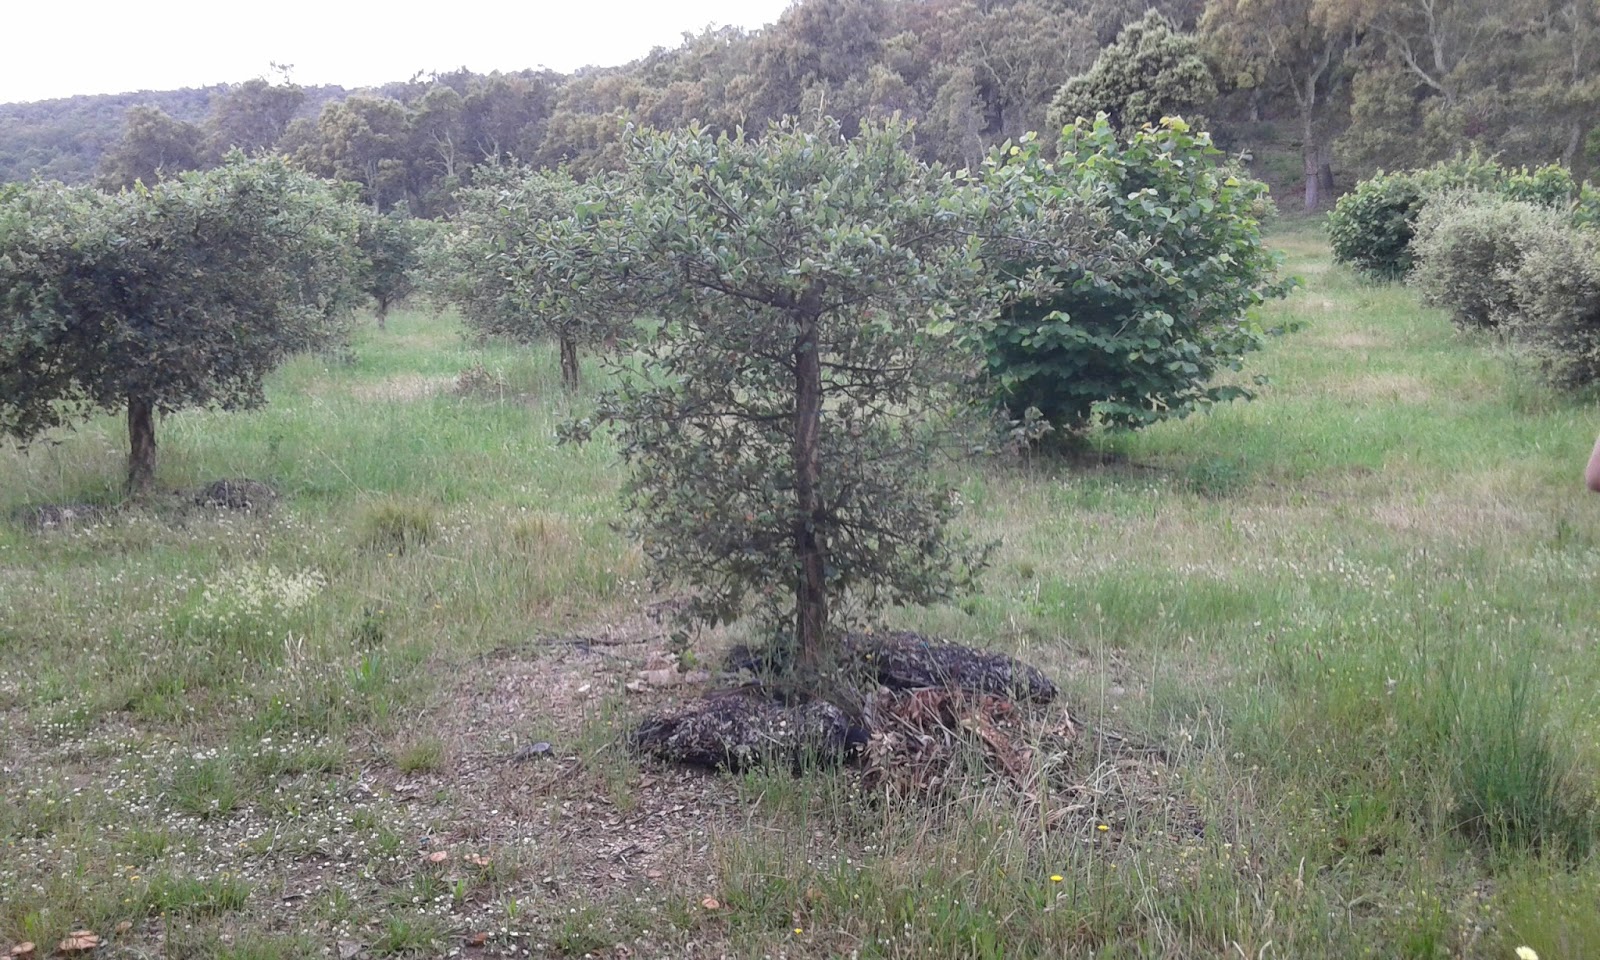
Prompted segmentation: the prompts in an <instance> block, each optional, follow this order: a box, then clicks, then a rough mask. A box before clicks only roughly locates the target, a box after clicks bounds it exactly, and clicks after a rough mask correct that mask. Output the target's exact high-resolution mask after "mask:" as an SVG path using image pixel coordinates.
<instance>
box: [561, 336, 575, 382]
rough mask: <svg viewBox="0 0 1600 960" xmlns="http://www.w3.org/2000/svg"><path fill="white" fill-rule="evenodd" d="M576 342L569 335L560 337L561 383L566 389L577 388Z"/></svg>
mask: <svg viewBox="0 0 1600 960" xmlns="http://www.w3.org/2000/svg"><path fill="white" fill-rule="evenodd" d="M578 380H579V372H578V344H577V342H576V341H574V340H573V339H572V338H571V337H562V338H561V383H562V385H563V386H565V387H566V388H567V389H568V390H576V389H578Z"/></svg>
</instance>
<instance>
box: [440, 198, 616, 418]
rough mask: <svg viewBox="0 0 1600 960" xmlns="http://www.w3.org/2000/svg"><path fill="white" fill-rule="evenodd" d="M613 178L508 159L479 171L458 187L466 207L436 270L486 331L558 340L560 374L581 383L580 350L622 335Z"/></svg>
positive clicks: (568, 382) (473, 323) (570, 384)
mask: <svg viewBox="0 0 1600 960" xmlns="http://www.w3.org/2000/svg"><path fill="white" fill-rule="evenodd" d="M613 186H614V185H613V184H611V183H610V182H608V181H607V180H606V179H605V178H602V177H596V178H593V179H591V180H588V181H585V182H583V183H579V182H578V181H576V180H574V179H573V178H572V177H571V176H570V175H569V174H567V173H566V172H565V171H561V170H531V169H527V168H522V167H515V166H507V167H501V168H496V169H493V170H487V171H484V172H482V173H480V174H479V176H478V179H477V182H476V183H475V184H474V186H473V187H471V188H469V189H467V190H463V191H461V193H460V194H459V195H458V201H459V203H460V207H461V209H460V211H459V212H458V213H457V214H456V216H455V218H454V220H453V224H452V226H453V229H452V230H451V231H450V233H449V235H448V236H447V238H446V245H445V251H444V255H443V257H442V261H441V263H440V265H439V267H438V268H437V269H436V274H437V276H438V281H439V286H440V288H441V292H442V293H443V294H444V296H445V297H446V298H447V299H449V300H452V301H454V302H455V303H456V304H457V306H458V307H460V309H461V312H462V317H463V319H464V320H465V321H466V323H467V325H468V326H469V327H471V328H472V329H473V330H475V331H476V332H477V333H478V334H479V335H481V336H485V337H504V338H506V339H508V340H513V341H516V342H518V343H538V342H541V341H546V340H554V341H555V342H556V345H557V346H558V348H559V349H560V351H561V380H562V383H563V384H565V386H566V387H567V389H569V390H576V389H577V388H578V386H579V381H580V378H581V372H580V367H579V363H578V360H579V350H580V349H581V348H584V347H594V346H598V345H600V344H603V343H607V342H610V341H612V340H614V339H615V338H616V337H617V336H618V335H619V333H620V332H621V329H622V327H621V323H620V321H619V318H626V317H627V313H626V309H625V308H624V307H623V306H622V305H621V304H622V299H623V298H619V297H618V296H617V291H614V290H613V289H611V288H610V287H609V286H608V285H607V283H606V277H607V276H609V275H610V274H611V273H612V272H613V270H612V267H613V266H614V265H615V264H617V263H619V262H621V260H620V257H621V254H620V252H619V251H618V250H616V249H608V248H607V244H608V243H611V244H613V245H614V244H615V242H616V240H617V235H616V234H615V233H614V232H606V231H601V230H598V229H596V227H597V225H598V224H599V223H600V221H601V220H602V214H604V212H605V211H606V210H608V209H610V207H611V206H612V204H613V203H614V198H613V193H614V190H613Z"/></svg>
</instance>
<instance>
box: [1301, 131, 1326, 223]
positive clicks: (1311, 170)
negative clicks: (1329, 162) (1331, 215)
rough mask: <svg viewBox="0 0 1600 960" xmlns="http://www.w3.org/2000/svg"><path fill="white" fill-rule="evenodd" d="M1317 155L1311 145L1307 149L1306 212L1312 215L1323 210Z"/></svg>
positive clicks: (1307, 145)
mask: <svg viewBox="0 0 1600 960" xmlns="http://www.w3.org/2000/svg"><path fill="white" fill-rule="evenodd" d="M1318 166H1319V164H1318V163H1317V157H1316V154H1315V153H1313V152H1312V148H1311V144H1309V143H1307V144H1306V147H1305V169H1306V212H1307V213H1312V212H1315V211H1317V210H1320V209H1322V178H1321V177H1320V176H1318V169H1317V168H1318Z"/></svg>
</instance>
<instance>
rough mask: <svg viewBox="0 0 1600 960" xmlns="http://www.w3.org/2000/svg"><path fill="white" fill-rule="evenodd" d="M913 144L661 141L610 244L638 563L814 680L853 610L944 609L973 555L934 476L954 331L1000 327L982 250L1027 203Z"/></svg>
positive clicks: (892, 140) (621, 419)
mask: <svg viewBox="0 0 1600 960" xmlns="http://www.w3.org/2000/svg"><path fill="white" fill-rule="evenodd" d="M908 144H909V131H908V130H907V129H906V128H904V127H901V126H897V125H892V124H891V125H887V126H881V127H880V126H871V125H868V126H866V127H864V128H863V130H862V132H861V134H860V136H858V137H856V138H854V139H851V140H849V141H845V140H843V139H842V138H841V136H840V134H839V130H838V128H837V126H836V125H833V124H832V123H831V121H829V122H824V123H823V124H822V125H821V127H820V129H815V130H808V129H805V128H802V127H800V126H798V125H797V124H795V123H793V122H787V123H785V124H782V125H776V126H774V127H773V128H772V129H770V130H769V131H768V132H767V134H766V136H765V137H763V138H762V139H760V140H753V139H750V138H747V137H745V136H743V135H739V136H721V137H713V136H712V135H710V134H708V133H706V132H704V131H701V130H698V129H690V130H687V131H681V132H675V133H670V134H650V135H647V136H645V137H642V138H640V139H639V140H638V141H637V142H636V144H635V145H634V147H633V149H632V152H631V154H630V157H629V171H630V176H631V177H633V178H634V179H633V182H634V184H635V187H636V194H635V195H634V197H633V199H632V200H631V202H629V203H628V204H627V205H626V207H625V208H624V209H623V210H622V211H621V213H620V215H619V217H618V219H617V221H616V222H615V224H614V225H613V229H616V230H619V231H621V233H622V234H623V235H624V236H625V240H624V242H623V243H622V244H621V246H623V247H625V248H626V249H627V250H628V251H629V252H628V256H627V263H626V267H627V273H628V276H627V279H626V280H623V279H622V278H621V277H620V276H619V277H617V278H616V280H615V282H616V283H617V284H618V285H619V286H626V287H627V288H628V289H629V290H631V291H633V292H634V294H635V295H636V296H637V297H639V298H640V301H641V304H642V305H644V304H647V305H648V309H649V313H650V315H652V316H653V317H655V318H658V322H656V323H654V324H651V325H649V327H648V329H647V331H646V333H645V334H644V335H643V338H642V341H641V343H640V351H641V354H642V356H641V357H640V362H639V363H638V365H637V366H632V367H630V368H629V370H628V373H629V375H628V376H626V377H625V379H624V381H623V384H622V386H621V387H620V389H618V390H617V391H616V392H615V393H614V394H612V395H610V396H609V397H607V398H606V399H605V400H604V402H603V404H602V408H601V418H602V420H603V421H605V422H608V423H610V424H612V425H613V426H614V427H615V428H616V431H617V435H618V437H619V439H620V442H621V448H622V451H623V454H624V456H625V457H626V458H627V459H628V460H629V461H630V462H631V463H632V465H633V467H634V473H633V476H632V478H631V480H630V481H629V484H628V487H627V490H628V496H629V501H630V503H629V506H630V511H629V513H630V516H632V517H634V518H636V523H637V533H638V535H639V536H640V538H641V540H642V543H643V546H644V550H645V553H646V555H647V556H648V557H649V559H650V560H651V561H652V563H653V564H654V567H655V569H656V571H657V572H658V573H659V574H660V575H661V576H663V577H665V578H671V579H675V580H677V581H679V582H681V583H685V584H688V585H690V586H692V587H693V588H694V601H693V606H692V608H691V610H690V614H691V616H696V617H698V618H700V619H701V620H705V621H710V622H722V621H727V620H730V619H732V618H734V617H737V616H739V615H740V614H741V613H743V612H745V611H747V610H748V609H750V608H752V607H754V608H755V609H756V611H757V612H759V613H760V614H762V615H763V616H764V618H765V620H766V621H767V622H768V623H770V624H773V625H775V626H776V627H777V629H778V632H779V634H780V635H782V636H787V637H791V638H794V639H796V640H797V641H798V645H799V650H800V655H801V658H802V661H807V660H810V661H813V662H814V661H816V660H819V659H820V658H821V657H823V656H825V655H826V651H827V647H828V645H829V641H828V639H827V637H828V634H829V631H830V630H831V627H832V625H833V624H835V623H836V622H837V621H838V619H839V618H840V616H841V602H842V601H844V600H845V599H846V598H849V597H854V598H856V599H859V600H860V601H861V602H863V603H865V604H868V605H870V606H873V607H875V606H876V605H878V604H882V603H917V602H926V601H929V600H933V599H935V598H939V597H943V596H945V595H947V594H948V593H949V592H950V591H951V590H952V589H954V588H955V587H956V586H957V585H958V584H959V583H960V582H961V580H962V575H963V572H964V571H970V570H971V569H972V568H973V566H974V564H975V563H976V562H977V561H978V560H979V559H980V554H979V553H978V552H977V551H974V550H973V549H971V548H970V546H969V545H967V544H965V543H964V542H963V541H962V540H961V539H960V538H959V537H957V536H955V535H954V534H953V533H952V532H951V531H950V529H949V521H950V519H951V517H952V515H953V514H954V512H955V508H956V503H957V498H956V497H955V494H954V491H953V490H952V489H951V488H950V487H949V485H948V483H946V482H944V481H942V480H940V479H938V478H937V477H936V476H935V474H934V473H933V470H932V467H933V465H934V461H935V458H936V457H937V456H938V455H939V452H940V451H941V449H942V445H941V437H940V424H941V423H943V422H944V416H945V414H946V413H947V411H948V409H949V406H950V405H951V404H952V403H953V402H954V400H955V391H956V389H957V386H958V384H960V383H961V382H962V381H963V380H964V379H966V378H969V377H970V376H971V374H972V373H973V371H974V368H975V363H976V357H975V355H974V354H973V353H971V352H969V351H967V350H965V349H964V343H965V339H964V336H963V333H964V331H965V329H966V328H967V327H969V326H970V325H972V324H978V323H982V322H985V321H987V320H988V319H989V318H991V317H992V316H993V315H994V313H995V311H996V303H997V299H998V296H999V287H998V285H997V280H996V277H995V273H994V271H993V269H992V268H991V265H990V263H989V262H988V260H987V259H986V251H987V249H988V248H989V244H988V243H986V241H985V239H984V237H983V236H980V232H981V231H982V230H990V231H992V230H993V229H994V225H995V224H998V223H1001V222H1003V221H1004V220H1005V218H1007V217H1008V216H1012V215H1013V214H1014V212H1015V211H1014V207H1015V205H1014V204H1012V203H1010V202H1009V201H1008V200H1007V199H1006V197H1005V196H1004V195H1003V194H1001V193H1000V192H999V191H997V190H987V189H982V188H980V186H979V185H977V184H976V183H973V182H970V181H966V180H961V179H957V178H956V177H955V176H953V175H951V174H950V173H948V172H946V171H944V170H942V169H940V168H938V167H932V166H928V165H925V164H923V163H921V162H920V161H918V160H917V159H916V158H915V157H914V155H913V154H912V153H911V152H910V151H909V149H908ZM1051 202H1052V203H1055V204H1057V205H1062V204H1064V203H1065V202H1066V201H1065V199H1064V198H1062V197H1056V198H1051ZM986 224H987V225H988V226H984V225H986ZM1076 242H1079V243H1081V244H1083V245H1084V246H1088V245H1089V244H1090V243H1092V242H1093V240H1092V239H1091V237H1090V236H1089V235H1087V234H1084V233H1080V234H1078V235H1077V240H1076Z"/></svg>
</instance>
